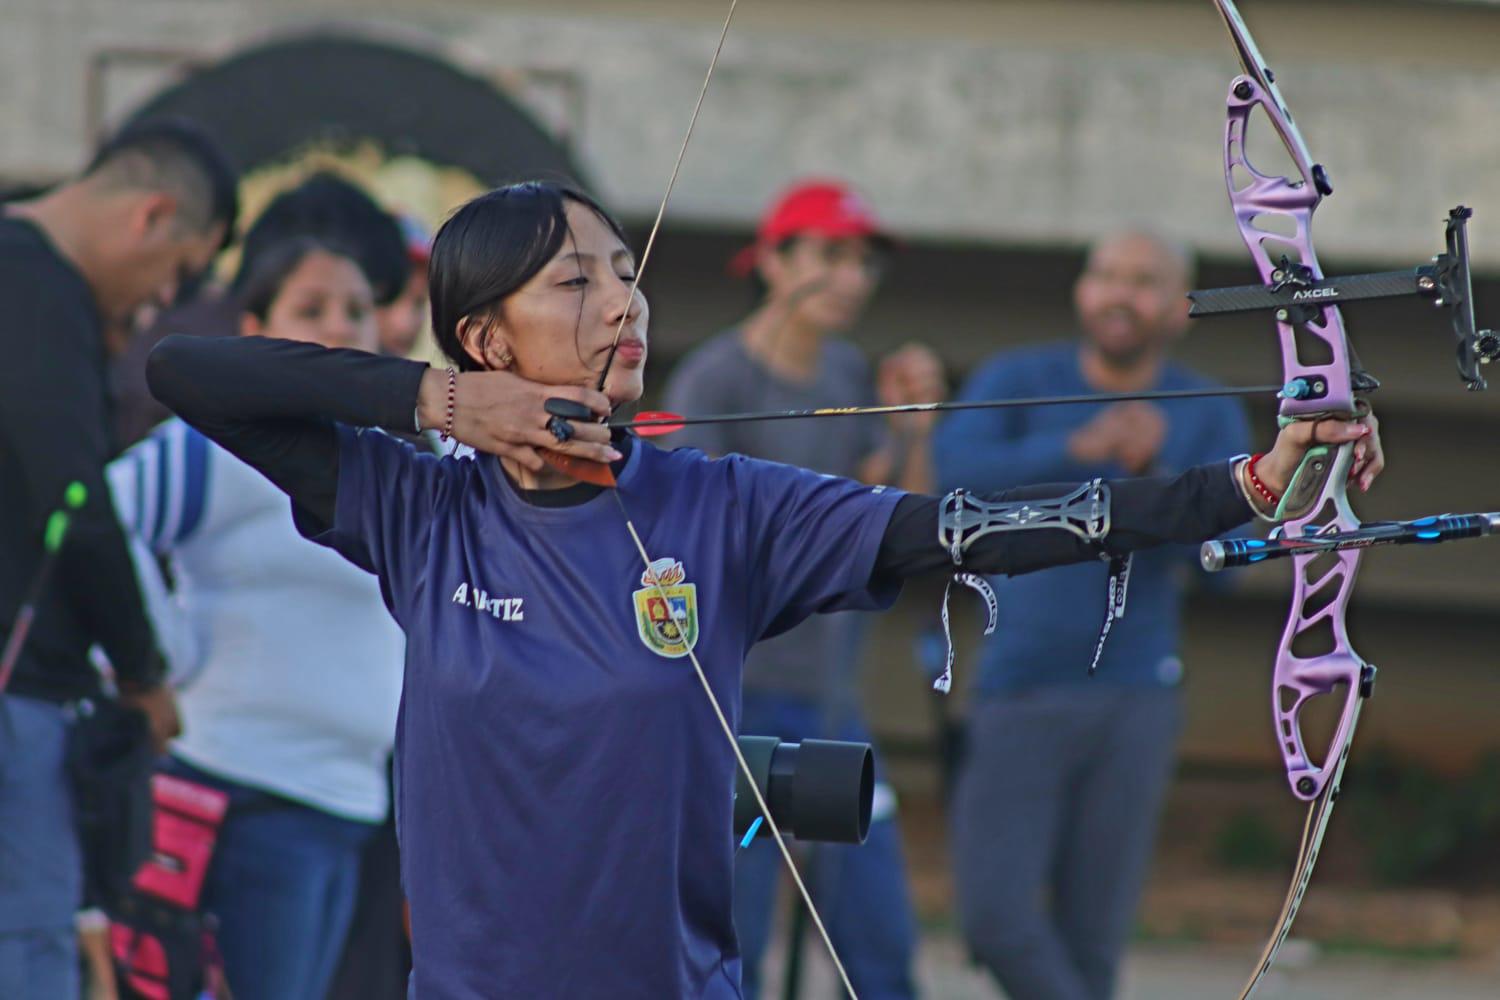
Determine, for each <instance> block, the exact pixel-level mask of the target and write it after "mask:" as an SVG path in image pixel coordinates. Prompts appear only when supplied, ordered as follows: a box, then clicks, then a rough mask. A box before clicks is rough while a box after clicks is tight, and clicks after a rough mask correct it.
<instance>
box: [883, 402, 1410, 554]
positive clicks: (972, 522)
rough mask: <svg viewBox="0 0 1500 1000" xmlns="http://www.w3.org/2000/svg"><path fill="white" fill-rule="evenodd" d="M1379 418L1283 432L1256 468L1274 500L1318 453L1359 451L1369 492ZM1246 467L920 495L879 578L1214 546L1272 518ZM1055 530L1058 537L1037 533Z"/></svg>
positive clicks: (902, 506)
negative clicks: (1350, 445) (1213, 541)
mask: <svg viewBox="0 0 1500 1000" xmlns="http://www.w3.org/2000/svg"><path fill="white" fill-rule="evenodd" d="M1377 427H1378V425H1377V424H1376V422H1375V418H1374V415H1373V414H1366V415H1365V416H1364V417H1362V418H1360V419H1359V420H1355V421H1342V420H1333V419H1329V420H1320V421H1317V422H1300V423H1294V424H1290V425H1288V426H1287V427H1284V428H1282V430H1281V433H1280V434H1279V435H1278V436H1277V439H1276V445H1275V447H1274V448H1272V450H1271V451H1270V452H1269V453H1267V454H1266V455H1264V456H1263V457H1262V458H1261V461H1260V462H1259V463H1258V464H1257V467H1258V469H1259V479H1258V481H1259V482H1260V484H1261V487H1262V488H1266V489H1269V490H1270V491H1272V494H1273V496H1274V497H1275V500H1279V499H1280V495H1281V494H1284V493H1286V492H1287V491H1288V488H1289V486H1290V484H1292V483H1294V481H1295V480H1296V479H1297V478H1299V476H1300V475H1301V474H1304V473H1305V470H1303V469H1302V465H1303V460H1304V458H1305V457H1306V456H1308V454H1309V453H1310V452H1312V451H1314V450H1315V449H1318V448H1320V447H1323V446H1329V445H1339V444H1344V443H1346V442H1354V443H1355V453H1356V458H1355V461H1354V463H1353V465H1352V468H1351V473H1350V475H1351V479H1353V480H1354V481H1355V482H1357V483H1358V484H1359V485H1360V486H1361V487H1364V488H1367V487H1368V486H1369V484H1370V483H1371V482H1373V481H1374V479H1375V477H1376V476H1378V475H1379V474H1380V473H1381V471H1382V470H1383V469H1384V466H1385V460H1384V456H1383V455H1382V453H1381V449H1380V439H1379V434H1378V431H1377ZM1248 464H1249V463H1248V462H1247V461H1246V460H1245V459H1244V458H1243V457H1241V458H1238V459H1233V460H1230V461H1219V462H1212V463H1209V464H1207V465H1199V466H1195V467H1193V468H1191V469H1188V470H1187V471H1186V472H1183V473H1182V474H1181V475H1178V476H1156V477H1146V478H1139V479H1117V480H1112V481H1109V482H1105V481H1102V480H1095V481H1093V482H1092V483H1085V484H1082V485H1079V484H1077V483H1066V484H1056V483H1054V484H1047V485H1039V486H1025V487H1021V488H1018V489H1012V490H1004V491H1001V492H998V493H988V494H983V495H976V494H970V493H967V492H965V491H963V490H955V491H953V492H952V493H949V494H948V495H947V496H944V497H941V498H939V497H933V496H920V495H912V496H908V497H904V498H903V499H902V500H901V502H900V503H899V504H898V505H897V507H896V510H895V512H894V514H893V515H892V517H891V522H890V525H889V526H888V527H887V529H886V533H885V537H884V539H883V541H882V544H881V548H880V555H879V557H878V559H877V562H876V567H875V575H877V576H878V575H886V574H889V575H891V576H897V577H905V576H913V575H915V574H918V573H923V572H929V571H932V570H937V569H949V570H960V571H962V572H966V573H977V574H984V575H1002V574H1003V575H1008V576H1015V575H1018V574H1021V573H1032V572H1035V571H1036V570H1040V569H1047V568H1048V567H1051V566H1062V565H1066V564H1069V563H1078V562H1089V561H1093V560H1098V559H1111V560H1113V559H1122V558H1124V557H1126V556H1129V555H1130V554H1131V553H1132V552H1135V551H1136V550H1138V549H1148V548H1154V547H1156V546H1158V545H1168V544H1172V543H1178V544H1191V543H1197V542H1203V541H1207V540H1208V539H1210V538H1216V537H1218V536H1219V535H1222V534H1223V533H1224V532H1226V531H1230V530H1233V529H1234V528H1236V527H1238V526H1240V525H1241V524H1243V523H1245V522H1246V521H1248V520H1249V519H1250V518H1251V516H1252V515H1255V514H1260V515H1261V516H1262V517H1266V516H1268V515H1269V514H1270V513H1271V512H1273V511H1275V510H1276V502H1275V500H1271V499H1268V498H1266V497H1263V496H1256V495H1255V493H1254V492H1253V490H1254V487H1253V484H1252V482H1251V478H1250V475H1249V469H1248ZM1037 529H1050V530H1037Z"/></svg>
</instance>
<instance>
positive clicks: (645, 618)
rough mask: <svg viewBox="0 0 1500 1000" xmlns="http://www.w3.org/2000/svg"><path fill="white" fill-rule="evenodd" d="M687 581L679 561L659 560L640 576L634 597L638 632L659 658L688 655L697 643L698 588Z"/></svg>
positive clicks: (648, 647) (670, 559) (674, 657)
mask: <svg viewBox="0 0 1500 1000" xmlns="http://www.w3.org/2000/svg"><path fill="white" fill-rule="evenodd" d="M686 579H687V572H686V571H685V570H684V569H683V568H682V563H681V562H680V561H679V560H676V559H672V558H670V557H668V558H665V559H657V560H656V561H655V562H653V563H652V564H651V566H650V568H648V569H647V570H646V571H645V572H644V573H642V574H641V589H640V590H637V591H636V592H635V594H634V595H633V596H634V597H635V625H636V631H638V632H639V633H640V636H641V642H643V643H645V644H646V648H647V649H649V650H651V651H652V652H653V653H656V654H657V655H658V656H666V657H670V658H672V659H676V658H678V657H682V656H686V655H687V653H688V650H689V649H691V648H693V646H694V645H696V644H697V642H698V586H697V584H693V583H684V582H683V581H684V580H686Z"/></svg>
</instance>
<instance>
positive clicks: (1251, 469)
mask: <svg viewBox="0 0 1500 1000" xmlns="http://www.w3.org/2000/svg"><path fill="white" fill-rule="evenodd" d="M1265 457H1266V454H1265V452H1261V453H1260V454H1259V455H1251V456H1250V461H1249V462H1248V463H1247V464H1246V465H1245V475H1246V477H1247V478H1248V479H1249V480H1250V485H1251V486H1252V487H1253V488H1254V489H1255V492H1256V493H1257V494H1258V495H1259V496H1260V498H1261V499H1262V500H1264V501H1265V502H1266V503H1267V504H1269V505H1270V506H1271V509H1272V510H1275V509H1276V508H1277V507H1278V506H1280V505H1281V494H1279V493H1275V492H1273V491H1272V490H1271V488H1270V487H1269V486H1267V485H1266V484H1265V483H1263V482H1261V479H1260V477H1259V476H1257V475H1256V474H1255V465H1256V463H1257V462H1259V461H1260V460H1261V459H1263V458H1265Z"/></svg>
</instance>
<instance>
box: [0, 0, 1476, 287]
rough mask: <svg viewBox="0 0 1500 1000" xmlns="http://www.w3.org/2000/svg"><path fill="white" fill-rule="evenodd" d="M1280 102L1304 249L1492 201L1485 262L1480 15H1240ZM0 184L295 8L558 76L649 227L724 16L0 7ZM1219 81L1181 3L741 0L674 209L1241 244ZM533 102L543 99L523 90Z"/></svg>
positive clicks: (1051, 240) (132, 4) (1429, 243)
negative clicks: (99, 100) (1309, 185)
mask: <svg viewBox="0 0 1500 1000" xmlns="http://www.w3.org/2000/svg"><path fill="white" fill-rule="evenodd" d="M1245 6H1246V7H1247V8H1249V10H1248V17H1249V19H1250V20H1251V22H1252V26H1253V27H1255V28H1256V29H1257V31H1258V35H1259V37H1260V41H1261V45H1262V48H1263V49H1264V50H1265V51H1266V52H1267V55H1268V58H1270V59H1271V60H1272V62H1273V63H1274V64H1275V65H1276V66H1277V68H1278V70H1279V76H1280V79H1281V82H1282V84H1283V87H1284V89H1285V90H1286V91H1287V97H1288V100H1289V101H1290V102H1291V104H1292V108H1293V110H1294V112H1296V113H1297V114H1298V115H1299V118H1300V120H1301V122H1302V125H1303V127H1304V131H1305V132H1306V133H1307V135H1308V138H1309V142H1310V144H1311V145H1312V148H1313V151H1314V155H1316V156H1318V157H1320V158H1321V159H1322V160H1323V161H1324V162H1325V163H1326V164H1327V165H1328V166H1329V168H1330V170H1331V171H1332V173H1333V176H1334V179H1335V182H1336V185H1337V187H1338V197H1337V198H1335V199H1333V201H1331V202H1330V204H1329V205H1328V206H1327V208H1326V209H1325V211H1324V218H1323V220H1322V228H1321V231H1320V238H1319V245H1320V247H1324V248H1326V249H1327V250H1328V251H1332V252H1335V253H1347V254H1359V255H1364V256H1368V257H1371V258H1378V259H1398V258H1406V257H1410V256H1412V255H1417V256H1419V257H1420V256H1425V255H1426V254H1428V253H1430V252H1431V250H1432V248H1433V245H1434V240H1435V225H1436V222H1437V220H1439V219H1440V218H1441V217H1442V215H1443V213H1444V212H1445V211H1446V210H1447V208H1449V207H1451V206H1452V205H1453V204H1456V203H1457V202H1459V201H1460V200H1464V201H1468V202H1470V203H1472V204H1476V205H1479V206H1481V207H1484V206H1497V207H1496V209H1495V210H1494V211H1495V213H1496V215H1497V221H1496V224H1494V225H1485V221H1484V218H1483V217H1481V220H1480V222H1479V224H1478V225H1477V227H1476V231H1475V236H1474V238H1475V248H1476V252H1478V253H1479V254H1480V255H1481V257H1483V258H1484V259H1485V261H1486V263H1487V264H1488V265H1489V266H1491V267H1500V170H1497V169H1495V165H1496V164H1497V163H1500V129H1497V128H1494V127H1493V126H1492V124H1491V122H1492V118H1493V114H1494V110H1495V109H1496V108H1497V107H1500V69H1497V67H1496V65H1495V59H1494V55H1495V53H1496V52H1497V51H1500V10H1495V9H1491V8H1488V7H1482V6H1481V7H1476V6H1474V5H1454V4H1434V3H1390V4H1386V3H1358V4H1355V3H1322V4H1315V5H1314V4H1307V3H1295V4H1292V3H1280V2H1262V3H1253V4H1251V3H1247V4H1246V5H1245ZM3 7H4V12H5V30H4V31H3V33H0V134H4V135H5V136H6V137H7V142H6V143H5V144H4V145H3V147H0V174H3V175H10V176H13V177H14V176H49V175H56V174H58V173H61V172H64V171H66V170H68V169H70V168H71V167H72V166H74V165H75V164H77V163H78V161H79V160H80V159H81V158H82V157H83V155H84V152H85V150H86V148H87V146H88V144H89V141H90V136H89V134H88V124H89V122H88V118H89V113H88V101H89V95H88V92H87V83H88V80H89V67H90V64H91V62H92V61H93V60H96V59H98V58H99V57H100V56H101V54H105V53H111V52H114V53H117V54H118V53H120V52H122V51H127V50H128V51H136V52H139V51H142V50H153V51H156V52H159V53H161V54H162V56H163V60H162V61H159V62H158V63H157V67H158V68H156V69H152V68H151V64H150V60H147V61H146V62H145V63H141V62H135V63H132V64H129V65H126V64H121V63H119V62H116V63H114V64H113V65H112V67H111V69H110V70H108V71H107V73H106V74H105V76H106V77H107V79H106V80H105V83H104V88H103V89H104V90H106V91H108V95H109V96H108V97H107V100H106V103H107V104H109V105H110V106H111V107H112V108H114V109H115V110H118V109H119V107H120V106H121V105H122V104H128V103H129V101H130V98H132V97H133V96H136V95H138V94H139V93H140V92H141V91H142V89H143V88H145V87H148V86H150V85H152V84H153V83H155V82H157V81H158V80H160V79H161V78H162V77H163V76H164V75H165V74H164V71H163V70H162V69H161V68H160V67H162V66H165V65H168V64H169V60H167V59H166V56H168V55H169V54H172V53H177V54H184V55H187V56H191V57H193V58H205V57H212V56H213V55H216V54H223V53H225V52H228V51H230V50H232V49H234V48H236V47H238V46H240V45H243V44H245V43H247V42H250V41H253V40H256V39H259V38H262V37H264V36H265V35H266V34H267V33H272V32H275V31H279V30H287V29H290V28H294V27H298V26H307V25H309V24H317V23H336V24H340V25H345V26H358V27H360V28H362V29H364V30H371V31H379V32H389V33H394V34H395V35H397V36H400V37H403V38H407V39H409V40H411V41H412V42H413V43H414V44H418V45H423V46H430V47H432V48H433V49H434V50H435V51H440V52H443V53H445V54H448V55H450V56H452V57H454V58H456V59H458V60H459V61H461V62H463V63H465V64H467V65H469V66H472V67H475V68H478V69H481V70H483V71H486V72H490V73H493V74H498V73H500V72H501V71H505V70H510V71H515V70H523V69H535V68H542V69H547V70H562V71H564V72H565V73H566V74H569V75H570V76H571V77H573V78H575V79H576V81H577V83H578V94H579V97H580V104H579V107H578V114H577V116H576V117H579V118H580V119H581V120H579V121H576V122H572V123H570V124H571V125H573V126H574V128H575V137H576V140H577V143H578V148H579V150H580V152H581V154H582V156H583V158H584V160H585V162H586V163H587V164H588V165H589V166H590V167H591V168H592V171H593V174H594V176H596V177H598V178H599V179H600V180H601V183H602V186H603V188H604V189H605V193H606V194H607V195H608V196H609V197H610V198H611V200H612V201H613V202H614V203H615V204H616V205H617V206H619V207H621V209H622V210H623V211H625V212H626V213H627V214H631V215H634V216H637V217H644V216H649V215H651V214H652V213H653V212H654V209H655V206H656V202H657V200H658V199H659V197H660V195H661V192H662V190H663V188H664V186H665V179H666V177H667V174H668V173H669V171H670V167H671V162H672V158H673V156H674V155H675V152H676V150H677V147H678V145H679V143H680V141H681V136H682V132H683V129H684V127H685V125H686V122H687V119H688V112H689V110H690V108H691V106H692V102H693V99H694V97H695V95H696V93H697V88H698V84H699V82H700V80H701V78H702V75H703V71H704V69H705V68H706V66H707V63H708V59H709V55H710V53H711V51H712V47H713V42H714V39H715V37H716V35H717V30H718V22H719V20H720V19H721V18H722V16H723V14H724V11H725V10H727V9H728V8H727V5H725V4H721V3H718V2H696V0H694V2H689V0H675V2H668V0H657V2H639V0H607V2H606V0H594V2H579V0H573V2H567V0H558V2H549V3H542V2H511V3H495V2H483V3H481V2H478V0H474V2H466V0H446V2H434V0H384V2H375V3H353V2H342V3H341V2H324V3H319V4H309V3H306V2H290V0H4V2H3ZM1236 71H1237V64H1236V62H1235V60H1234V57H1233V52H1232V49H1231V47H1230V44H1229V41H1228V38H1227V36H1226V34H1225V32H1224V30H1223V28H1222V26H1221V25H1220V23H1219V20H1218V17H1217V15H1216V14H1215V13H1214V11H1213V8H1212V6H1211V5H1210V4H1209V3H1207V2H1206V0H1205V2H1195V3H1187V2H1182V0H1178V2H1170V0H1157V2H1125V0H1092V2H1086V0H1032V2H1019V0H1010V2H1006V0H990V2H983V0H923V2H921V3H916V4H911V3H895V2H891V0H859V2H856V0H818V2H793V0H745V2H744V3H742V4H741V5H740V11H739V23H737V24H736V25H735V27H734V29H733V30H732V32H731V35H730V41H729V45H728V46H727V48H726V50H725V53H724V55H723V58H722V60H721V63H720V69H719V73H718V75H717V78H716V81H715V85H714V88H713V90H712V92H711V94H710V97H709V103H708V105H707V106H706V109H705V111H704V115H703V118H702V120H701V121H700V124H699V131H698V135H697V137H696V138H695V140H694V143H693V146H692V149H691V151H690V154H689V158H688V163H687V165H686V168H685V170H684V172H683V177H682V181H681V183H680V185H679V188H678V192H677V195H676V201H675V207H674V210H673V217H674V218H675V219H677V220H679V221H693V222H699V223H703V224H711V225H719V224H724V223H736V222H738V223H743V222H745V221H747V220H749V219H751V218H752V217H753V216H754V214H755V212H756V211H757V210H758V209H759V207H760V206H761V205H762V204H763V203H764V201H765V199H766V198H767V197H768V195H769V194H770V193H771V192H772V191H773V190H774V189H775V188H776V187H777V186H778V185H779V184H781V183H782V181H783V180H784V179H785V178H786V177H788V176H790V175H793V174H797V173H804V172H808V171H817V170H825V171H837V172H839V173H842V174H845V175H849V176H852V177H854V178H856V179H857V180H859V181H860V182H861V183H862V184H863V185H864V186H865V187H866V188H867V189H868V191H869V193H870V194H871V195H872V196H873V197H874V198H875V199H876V200H877V201H878V203H879V204H880V205H881V206H882V208H883V209H884V210H885V212H886V213H887V214H888V215H889V216H890V217H891V219H892V220H893V222H895V223H896V224H897V225H899V226H900V227H901V228H902V229H903V230H904V231H906V232H909V233H910V234H912V235H914V236H918V237H921V236H926V237H933V238H940V239H971V240H977V241H981V242H998V243H1010V244H1013V243H1025V244H1043V245H1059V244H1062V245H1065V244H1069V243H1075V242H1079V241H1084V240H1087V239H1088V238H1090V237H1092V236H1095V235H1098V234H1099V233H1100V232H1101V231H1104V230H1107V229H1109V228H1113V227H1116V226H1119V225H1121V224H1124V223H1127V222H1130V221H1134V220H1138V219H1150V220H1153V221H1154V222H1155V223H1156V224H1157V225H1158V226H1159V227H1160V228H1162V229H1165V230H1167V231H1168V232H1169V233H1171V234H1173V235H1176V236H1178V237H1181V238H1183V239H1185V240H1187V241H1189V242H1191V243H1193V244H1194V245H1196V246H1199V247H1201V248H1204V249H1207V250H1211V251H1218V252H1229V251H1234V252H1238V248H1237V246H1236V239H1237V237H1236V234H1235V232H1234V229H1233V227H1232V226H1231V225H1230V224H1229V222H1228V216H1227V213H1226V209H1225V206H1224V194H1223V190H1222V186H1223V182H1222V177H1221V166H1220V153H1219V145H1220V138H1219V136H1220V132H1221V130H1222V100H1223V95H1224V93H1225V91H1226V89H1227V83H1228V81H1229V79H1230V78H1231V77H1232V75H1233V74H1234V73H1235V72H1236ZM537 99H538V100H541V101H545V95H542V96H540V97H537Z"/></svg>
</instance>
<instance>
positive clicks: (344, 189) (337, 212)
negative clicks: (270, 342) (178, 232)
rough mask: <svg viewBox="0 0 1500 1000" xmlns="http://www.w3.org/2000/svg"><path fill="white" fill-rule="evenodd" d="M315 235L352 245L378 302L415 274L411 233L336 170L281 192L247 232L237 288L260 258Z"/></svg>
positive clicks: (391, 297)
mask: <svg viewBox="0 0 1500 1000" xmlns="http://www.w3.org/2000/svg"><path fill="white" fill-rule="evenodd" d="M302 236H311V237H313V238H315V239H319V240H325V241H328V242H331V243H335V244H337V245H339V246H341V247H345V248H347V250H346V251H344V252H345V254H346V255H352V256H353V258H354V261H355V263H357V264H358V265H359V269H360V270H361V271H363V272H365V278H366V279H367V280H368V281H369V282H370V288H371V289H373V290H374V292H375V304H376V305H380V306H384V305H389V304H390V303H392V302H394V301H395V300H396V298H397V297H398V296H399V295H400V294H401V292H402V290H403V289H405V288H406V282H407V281H408V279H410V277H411V270H412V265H411V258H410V257H408V256H407V253H406V239H405V237H404V236H402V234H401V226H400V224H399V223H397V222H396V219H395V217H394V216H392V215H391V214H390V213H389V212H387V211H385V209H383V208H381V207H380V206H379V205H378V204H376V203H375V199H373V198H371V197H370V196H369V195H368V194H366V193H365V192H364V190H363V189H362V188H360V187H359V186H358V185H357V184H354V183H352V182H350V181H347V180H345V179H344V178H342V177H339V176H338V175H336V174H330V173H318V174H314V175H312V176H311V177H309V178H308V179H307V180H305V181H303V182H302V183H301V184H299V185H297V186H296V187H294V188H292V189H291V190H289V191H283V192H282V193H281V194H279V195H277V196H276V197H275V198H274V199H273V200H272V201H271V204H269V205H267V206H266V210H265V211H264V212H262V213H261V214H260V217H259V218H258V219H256V220H255V224H254V225H252V226H251V227H250V231H249V232H247V233H246V234H245V245H244V248H243V250H242V252H241V257H240V270H239V273H238V274H236V275H235V278H234V283H233V287H234V289H235V291H236V292H237V293H238V292H239V291H240V290H241V289H242V287H243V285H244V282H245V281H246V279H247V277H248V275H249V274H250V272H251V271H252V270H253V269H254V268H255V266H256V258H258V257H260V256H261V255H262V254H264V253H267V252H268V251H270V250H272V249H273V248H275V247H279V246H281V245H282V244H284V243H286V242H287V241H288V240H291V239H295V238H297V237H302Z"/></svg>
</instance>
